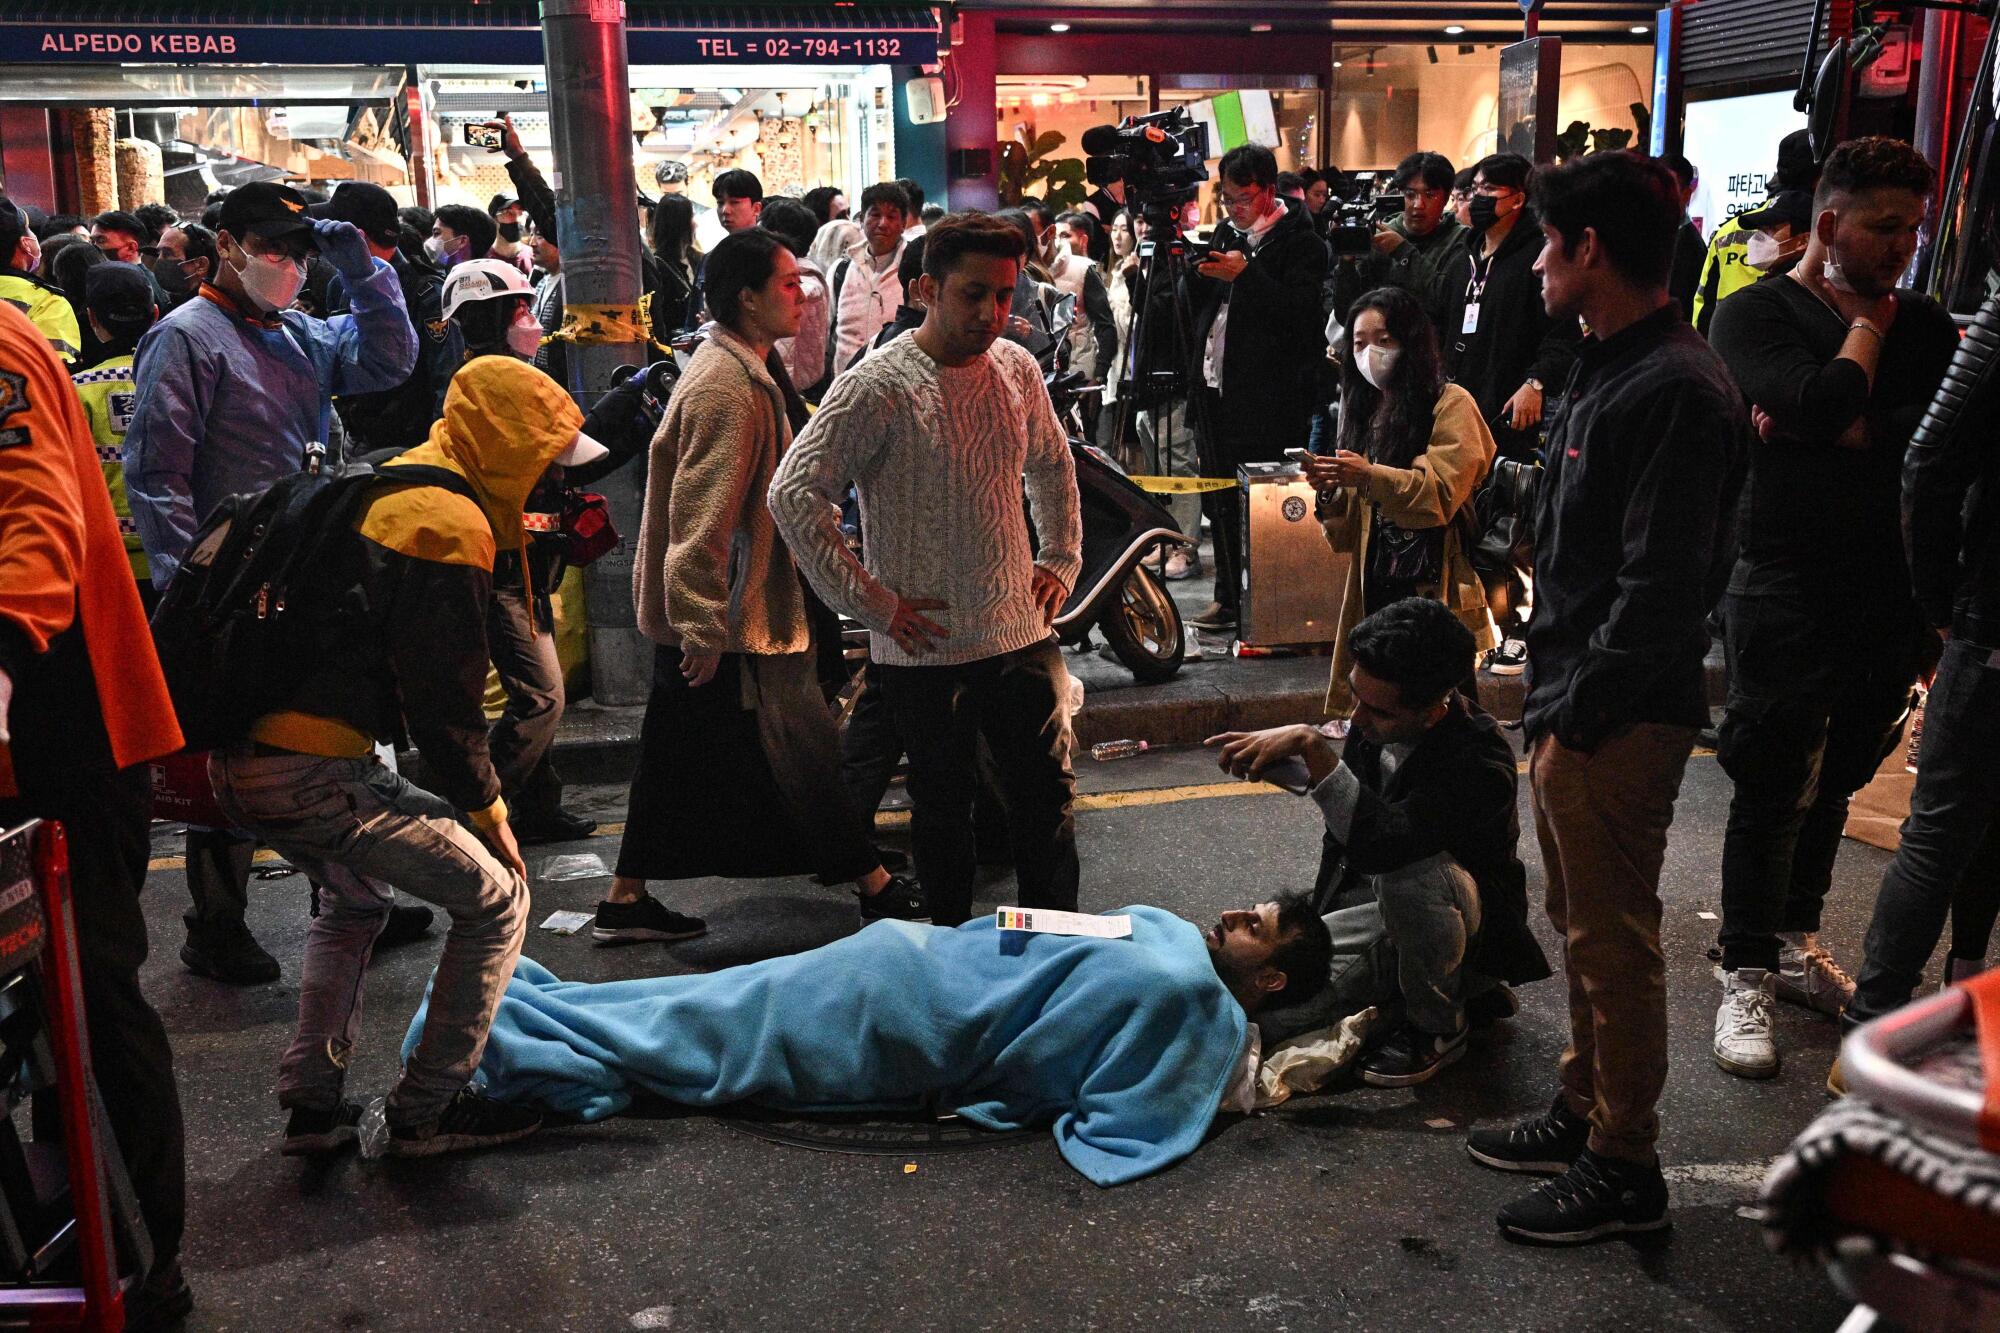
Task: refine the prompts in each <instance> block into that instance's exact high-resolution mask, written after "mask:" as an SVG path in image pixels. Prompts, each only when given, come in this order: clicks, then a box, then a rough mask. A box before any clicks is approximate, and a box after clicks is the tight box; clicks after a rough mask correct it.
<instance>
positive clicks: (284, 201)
mask: <svg viewBox="0 0 2000 1333" xmlns="http://www.w3.org/2000/svg"><path fill="white" fill-rule="evenodd" d="M309 204H310V201H309V200H308V199H307V198H306V197H305V196H304V195H302V194H300V193H299V192H298V191H297V190H294V189H293V188H292V187H291V186H289V185H280V184H279V183H278V182H277V181H252V182H251V183H250V184H248V185H239V186H237V187H236V188H235V189H233V190H231V191H230V192H229V193H228V194H226V195H224V196H223V197H222V216H221V218H220V219H219V220H218V221H217V224H216V225H217V226H218V227H220V228H221V229H222V230H223V231H226V232H228V233H229V234H230V235H231V236H255V237H257V238H258V239H260V240H266V241H276V240H281V239H283V238H284V237H287V236H295V235H297V234H299V233H300V232H304V233H307V234H311V232H312V223H311V222H310V221H308V220H307V217H306V208H307V207H308V206H309Z"/></svg>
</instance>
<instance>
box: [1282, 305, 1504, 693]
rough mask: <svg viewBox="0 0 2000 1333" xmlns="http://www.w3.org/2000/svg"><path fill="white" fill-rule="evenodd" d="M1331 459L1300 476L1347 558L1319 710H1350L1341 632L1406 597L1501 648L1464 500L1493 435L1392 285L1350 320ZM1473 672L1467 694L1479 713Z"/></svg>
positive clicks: (1487, 464) (1416, 310) (1428, 331)
mask: <svg viewBox="0 0 2000 1333" xmlns="http://www.w3.org/2000/svg"><path fill="white" fill-rule="evenodd" d="M1348 328H1349V330H1350V337H1351V339H1352V346H1351V350H1350V354H1349V355H1348V357H1347V361H1346V365H1345V366H1344V367H1343V368H1342V371H1341V413H1340V432H1339V445H1340V448H1339V451H1338V452H1336V453H1333V454H1330V455H1327V456H1324V457H1320V458H1315V459H1314V460H1313V461H1312V462H1311V463H1309V464H1307V465H1306V475H1307V478H1308V480H1310V481H1311V482H1312V483H1313V484H1314V485H1315V486H1316V487H1317V488H1319V491H1320V504H1319V518H1320V524H1321V526H1322V527H1323V528H1324V529H1325V531H1326V539H1327V543H1328V544H1329V545H1330V546H1332V548H1333V550H1334V552H1335V554H1337V555H1341V556H1345V557H1346V565H1345V569H1344V573H1343V578H1344V580H1345V591H1344V594H1343V596H1342V599H1341V608H1340V623H1339V625H1338V626H1337V628H1336V629H1335V632H1334V651H1333V678H1332V680H1331V681H1330V682H1329V683H1328V686H1327V694H1326V711H1327V713H1328V714H1329V715H1330V716H1332V717H1336V718H1345V717H1347V716H1349V715H1350V714H1351V713H1353V711H1354V696H1353V693H1352V691H1351V690H1350V688H1349V686H1348V681H1347V677H1348V673H1349V672H1350V671H1352V670H1353V667H1354V660H1353V657H1352V656H1351V655H1350V654H1349V652H1348V650H1347V634H1348V631H1349V630H1351V629H1353V628H1354V626H1355V625H1356V623H1358V622H1359V621H1360V620H1361V619H1362V618H1363V617H1364V616H1367V615H1369V614H1370V613H1372V612H1374V611H1378V610H1380V609H1381V608H1382V607H1384V606H1387V605H1388V604H1389V603H1391V602H1394V601H1398V600H1400V599H1401V598H1404V597H1427V598H1430V599H1433V600H1436V601H1441V602H1443V603H1444V604H1445V605H1446V606H1449V607H1450V608H1451V609H1452V611H1453V612H1455V613H1456V614H1457V615H1458V617H1459V619H1460V620H1462V621H1464V622H1465V624H1466V626H1467V628H1469V629H1471V630H1472V633H1473V637H1474V639H1475V640H1476V641H1477V643H1478V646H1479V648H1480V649H1481V650H1482V651H1483V650H1485V649H1487V648H1491V647H1492V646H1493V645H1494V643H1495V642H1496V641H1497V638H1496V636H1495V634H1494V632H1493V620H1492V617H1491V616H1490V615H1488V614H1487V610H1486V592H1485V588H1484V586H1483V585H1482V584H1481V583H1480V581H1479V574H1478V572H1477V571H1476V570H1474V569H1473V567H1472V553H1471V547H1470V543H1471V541H1472V539H1473V528H1472V524H1471V517H1472V516H1471V502H1472V494H1473V492H1474V491H1475V490H1477V489H1478V487H1479V483H1480V482H1481V481H1483V480H1485V478H1486V474H1487V473H1488V471H1490V470H1491V468H1492V466H1493V454H1494V446H1493V435H1492V432H1490V431H1489V430H1487V428H1486V422H1485V421H1484V420H1483V419H1482V418H1481V417H1480V415H1479V405H1478V404H1477V403H1476V402H1475V401H1473V397H1472V395H1471V394H1469V393H1467V392H1466V391H1465V390H1464V389H1462V388H1460V387H1459V386H1457V385H1456V384H1447V383H1445V380H1444V374H1443V371H1442V370H1441V368H1440V365H1439V359H1438V346H1437V334H1436V332H1435V330H1433V328H1432V327H1431V322H1430V319H1429V317H1428V316H1426V315H1425V314H1424V311H1423V307H1422V306H1421V305H1419V304H1418V303H1417V301H1416V299H1415V298H1414V297H1412V296H1411V295H1410V294H1409V293H1408V292H1405V291H1402V290H1400V289H1398V288H1393V287H1382V288H1377V289H1376V290H1374V291H1371V292H1366V293H1364V294H1363V295H1362V296H1361V298H1360V299H1359V300H1357V301H1356V302H1355V303H1354V306H1353V308H1352V310H1350V311H1349V314H1348ZM1473 669H1474V668H1473V663H1471V662H1467V663H1466V681H1467V684H1466V685H1465V686H1464V687H1463V688H1464V689H1465V690H1466V691H1467V692H1468V694H1469V696H1470V697H1471V698H1472V702H1473V703H1475V704H1477V703H1478V697H1477V693H1476V689H1475V688H1474V685H1473V681H1474V676H1473Z"/></svg>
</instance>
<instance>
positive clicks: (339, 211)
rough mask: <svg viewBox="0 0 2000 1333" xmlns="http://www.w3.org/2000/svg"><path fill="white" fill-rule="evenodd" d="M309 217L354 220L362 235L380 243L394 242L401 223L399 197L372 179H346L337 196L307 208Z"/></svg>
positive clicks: (341, 184) (336, 193)
mask: <svg viewBox="0 0 2000 1333" xmlns="http://www.w3.org/2000/svg"><path fill="white" fill-rule="evenodd" d="M306 215H307V216H308V217H315V218H328V219H331V220H332V221H335V222H352V223H353V224H354V225H355V226H356V227H359V228H360V229H361V234H362V235H363V236H366V237H368V238H369V239H370V240H372V241H375V242H377V243H379V244H384V245H387V244H391V243H393V242H394V240H395V237H396V234H397V231H398V229H399V227H400V225H401V224H400V223H399V222H398V221H397V218H396V196H395V195H393V194H390V193H389V192H388V191H387V190H385V189H383V188H382V187H381V186H379V185H376V184H373V183H372V182H369V181H342V182H341V183H340V184H339V185H338V186H336V187H335V188H334V191H333V198H331V199H329V200H327V201H326V202H325V203H323V204H313V205H311V206H310V207H308V208H307V209H306Z"/></svg>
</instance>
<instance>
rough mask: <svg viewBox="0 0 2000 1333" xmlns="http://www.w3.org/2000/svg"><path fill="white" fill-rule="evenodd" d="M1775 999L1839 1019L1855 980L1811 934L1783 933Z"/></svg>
mask: <svg viewBox="0 0 2000 1333" xmlns="http://www.w3.org/2000/svg"><path fill="white" fill-rule="evenodd" d="M1775 975H1776V977H1777V985H1776V987H1775V990H1776V994H1777V997H1778V998H1779V999H1781V1000H1783V1001H1784V1002H1785V1003H1786V1004H1796V1005H1801V1006H1803V1007H1805V1008H1807V1009H1810V1010H1812V1011H1813V1012H1814V1013H1816V1014H1828V1015H1830V1016H1832V1017H1835V1018H1838V1017H1839V1016H1840V1012H1841V1011H1842V1010H1843V1009H1845V1008H1847V1004H1848V1001H1850V1000H1852V999H1853V998H1854V978H1853V977H1850V976H1848V975H1847V973H1846V971H1845V970H1843V969H1842V968H1841V966H1840V964H1839V963H1836V962H1834V961H1833V955H1832V954H1830V953H1828V952H1827V951H1826V950H1825V949H1823V948H1822V947H1820V943H1819V937H1818V936H1817V935H1815V934H1813V933H1812V932H1811V931H1785V932H1782V933H1780V934H1779V936H1778V970H1777V972H1776V974H1775Z"/></svg>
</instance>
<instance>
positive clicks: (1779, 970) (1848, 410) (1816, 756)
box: [1712, 138, 1958, 1078]
mask: <svg viewBox="0 0 2000 1333" xmlns="http://www.w3.org/2000/svg"><path fill="white" fill-rule="evenodd" d="M1935 179H1936V174H1935V173H1934V172H1933V171H1932V170H1931V166H1930V164H1929V163H1928V162H1926V161H1924V159H1923V157H1922V155H1920V154H1919V153H1918V152H1917V151H1916V150H1915V149H1914V148H1912V147H1910V146H1909V145H1908V144H1906V143H1902V142H1899V141H1897V140H1894V139H1884V138H1869V139H1856V140H1852V141H1850V142H1848V143H1844V144H1841V145H1840V146H1839V147H1838V148H1836V149H1834V151H1833V153H1832V155H1831V156H1830V157H1829V158H1828V159H1827V162H1826V167H1825V170H1824V173H1823V175H1822V176H1821V178H1820V184H1819V189H1818V191H1817V193H1816V194H1815V196H1814V200H1813V214H1814V216H1813V224H1812V239H1811V240H1810V241H1809V242H1808V243H1807V246H1806V251H1805V254H1804V255H1803V256H1802V257H1801V258H1800V259H1799V261H1798V263H1797V264H1796V265H1795V266H1794V267H1792V268H1791V270H1790V271H1789V272H1780V273H1774V274H1773V275H1771V276H1769V277H1766V278H1765V279H1764V280H1763V281H1761V282H1759V283H1757V284H1755V285H1754V286H1751V287H1746V288H1744V289H1743V290H1742V291H1739V292H1737V293H1736V294H1735V295H1733V296H1731V297H1729V298H1728V299H1727V300H1725V301H1723V302H1722V304H1721V305H1720V306H1719V307H1718V308H1717V310H1716V313H1715V324H1714V328H1713V331H1712V332H1713V339H1714V343H1715V350H1716V351H1717V352H1718V353H1719V354H1720V355H1721V356H1722V359H1723V360H1724V361H1725V362H1726V363H1727V364H1728V366H1729V369H1730V372H1731V373H1732V374H1733V375H1734V376H1735V377H1736V382H1737V383H1738V384H1739V385H1740V386H1742V390H1743V395H1744V397H1745V398H1747V399H1748V400H1749V401H1750V404H1751V406H1752V408H1753V409H1754V411H1755V413H1756V419H1757V424H1758V427H1759V429H1758V439H1757V441H1756V442H1755V443H1754V444H1753V445H1752V446H1751V449H1750V479H1749V490H1748V494H1747V496H1746V501H1745V504H1744V506H1743V510H1742V523H1743V530H1742V555H1741V558H1740V559H1739V560H1738V562H1737V565H1736V569H1735V572H1734V573H1733V574H1732V575H1731V577H1730V580H1729V592H1728V595H1727V597H1726V598H1725V599H1724V601H1723V622H1724V625H1725V627H1726V632H1727V636H1728V644H1729V703H1728V711H1727V713H1726V714H1725V715H1724V718H1723V722H1722V726H1721V729H1720V744H1719V746H1718V750H1719V756H1720V759H1721V761H1722V766H1723V768H1724V769H1725V770H1726V771H1727V772H1728V773H1729V775H1730V777H1731V778H1733V779H1734V780H1735V783H1736V792H1735V796H1734V798H1733V799H1732V800H1731V802H1730V807H1729V826H1728V832H1727V834H1726V835H1725V838H1724V841H1723V848H1722V931H1721V942H1722V969H1723V1000H1722V1007H1721V1010H1720V1012H1718V1014H1717V1015H1716V1026H1715V1043H1714V1056H1715V1062H1716V1063H1717V1064H1718V1065H1720V1066H1721V1067H1722V1068H1723V1069H1725V1070H1727V1071H1729V1072H1730V1073H1732V1074H1737V1075H1740V1076H1742V1077H1744V1078H1768V1077H1770V1076H1771V1075H1773V1074H1776V1073H1777V1072H1778V1051H1777V1047H1776V1045H1775V1043H1774V1041H1773V1038H1772V1031H1771V1001H1772V1000H1773V999H1774V998H1775V999H1781V1000H1790V1001H1792V1002H1793V1003H1796V1004H1802V1005H1805V1006H1807V1007H1809V1008H1812V1009H1816V1010H1818V1011H1819V1012H1821V1013H1825V1014H1828V1015H1835V1014H1838V1013H1839V1012H1840V1011H1841V1009H1842V1008H1843V1007H1845V1005H1846V1002H1847V1000H1848V999H1849V998H1850V997H1851V995H1852V994H1853V990H1854V983H1853V982H1852V981H1850V980H1849V979H1848V977H1847V974H1846V973H1845V972H1843V971H1842V970H1841V969H1840V967H1839V966H1838V965H1837V964H1835V963H1834V962H1833V960H1832V959H1831V958H1830V957H1829V956H1828V955H1827V954H1826V952H1825V951H1824V950H1823V949H1822V948H1820V946H1819V944H1818V942H1817V940H1816V939H1815V937H1814V933H1815V932H1816V931H1817V930H1818V929H1819V919H1820V904H1821V901H1822V900H1823V899H1824V898H1825V897H1826V891H1827V887H1828V885H1829V884H1830V883H1831V881H1832V877H1833V861H1834V855H1835V853H1836V852H1837V851H1838V849H1839V846H1840V835H1841V830H1842V829H1843V828H1844V827H1845V825H1846V823H1847V804H1848V798H1849V797H1851V796H1852V795H1853V794H1854V793H1855V792H1856V791H1857V790H1859V789H1860V788H1861V787H1862V786H1863V785H1865V784H1866V783H1867V782H1868V781H1869V779H1870V778H1872V777H1873V776H1874V774H1875V770H1876V768H1877V767H1878V766H1879V765H1880V764H1881V762H1882V760H1883V759H1884V758H1886V757H1887V755H1888V754H1889V752H1890V750H1891V749H1893V748H1894V747H1895V744H1896V741H1897V739H1898V737H1899V736H1900V734H1901V732H1902V728H1903V719H1904V718H1905V717H1906V716H1907V715H1908V713H1909V706H1910V691H1911V687H1912V686H1913V685H1914V683H1915V681H1916V679H1917V676H1918V673H1919V672H1920V671H1921V670H1922V669H1923V668H1924V667H1925V666H1926V665H1927V661H1928V660H1934V655H1935V642H1936V639H1935V636H1934V635H1933V634H1931V633H1930V631H1929V629H1928V627H1927V626H1926V625H1925V624H1924V623H1923V619H1922V617H1921V616H1920V615H1919V614H1918V611H1917V607H1916V602H1915V599H1914V596H1913V594H1912V591H1911V586H1910V575H1909V569H1908V565H1907V562H1906V560H1905V558H1904V555H1903V540H1902V530H1901V524H1900V517H1899V513H1898V505H1899V499H1900V495H1901V477H1902V470H1903V453H1904V450H1905V449H1906V448H1907V446H1908V445H1909V441H1910V435H1911V432H1912V431H1914V430H1915V429H1916V425H1917V422H1918V420H1919V419H1921V417H1922V415H1923V412H1924V408H1925V407H1926V406H1927V405H1928V404H1929V403H1930V401H1931V396H1932V395H1933V394H1934V393H1935V392H1936V390H1937V386H1938V383H1939V381H1941V380H1942V379H1943V378H1944V372H1945V368H1946V367H1947V366H1948V365H1950V364H1951V356H1952V352H1953V350H1954V349H1955V347H1956V346H1957V343H1958V336H1957V330H1956V328H1955V327H1954V325H1953V324H1952V321H1951V317H1950V316H1949V315H1947V314H1946V313H1945V312H1944V310H1943V308H1942V307H1940V306H1939V305H1938V304H1937V303H1936V302H1934V301H1931V300H1930V299H1929V298H1927V297H1924V296H1920V295H1918V294H1917V293H1915V292H1911V291H1898V290H1896V281H1897V278H1898V277H1899V276H1900V275H1901V274H1902V272H1903V270H1904V269H1905V268H1906V267H1908V265H1909V262H1910V256H1911V255H1912V254H1913V253H1915V251H1916V246H1917V229H1918V227H1919V226H1921V225H1922V223H1923V220H1924V201H1925V199H1926V197H1927V196H1928V195H1929V193H1930V190H1931V187H1932V185H1933V183H1934V181H1935Z"/></svg>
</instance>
